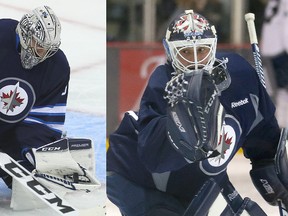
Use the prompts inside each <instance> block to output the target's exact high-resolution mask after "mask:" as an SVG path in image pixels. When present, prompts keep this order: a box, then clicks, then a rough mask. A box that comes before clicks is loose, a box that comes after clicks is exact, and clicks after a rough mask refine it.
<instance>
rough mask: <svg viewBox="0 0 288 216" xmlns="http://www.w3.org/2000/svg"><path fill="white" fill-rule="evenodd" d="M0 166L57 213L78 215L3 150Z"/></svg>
mask: <svg viewBox="0 0 288 216" xmlns="http://www.w3.org/2000/svg"><path fill="white" fill-rule="evenodd" d="M0 168H1V169H3V170H4V171H5V172H6V173H7V174H8V175H10V176H11V177H12V178H13V181H15V180H16V181H18V182H19V183H20V184H21V185H22V186H23V187H25V188H26V189H28V190H29V191H31V193H33V194H34V195H36V196H37V198H39V199H40V200H42V201H43V202H44V203H46V204H47V205H48V206H49V207H50V208H52V209H53V210H54V211H56V212H57V213H58V214H59V215H61V216H64V215H65V216H66V215H67V216H78V212H77V210H76V209H75V208H74V207H72V206H71V205H70V204H68V203H67V202H66V201H65V200H63V199H62V198H61V197H59V196H58V195H56V194H55V193H54V192H52V191H51V190H49V189H48V188H46V187H45V186H44V185H42V184H41V183H40V182H38V181H37V180H36V179H34V178H33V177H32V175H31V173H30V172H29V171H28V170H27V169H25V168H24V167H23V166H21V165H20V164H19V163H18V162H16V161H15V160H14V159H13V158H11V157H10V156H9V155H7V154H5V153H3V152H0Z"/></svg>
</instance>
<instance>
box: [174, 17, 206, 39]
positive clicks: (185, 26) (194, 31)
mask: <svg viewBox="0 0 288 216" xmlns="http://www.w3.org/2000/svg"><path fill="white" fill-rule="evenodd" d="M189 16H190V17H191V18H192V19H191V18H190V17H189ZM191 22H192V25H191ZM208 29H210V26H209V23H208V21H207V20H206V19H204V18H202V17H200V16H199V15H198V14H193V17H192V16H191V15H183V16H181V17H180V20H178V21H177V22H176V23H175V25H174V27H173V32H178V33H179V32H183V34H184V36H185V37H191V36H199V35H203V33H204V31H205V30H208Z"/></svg>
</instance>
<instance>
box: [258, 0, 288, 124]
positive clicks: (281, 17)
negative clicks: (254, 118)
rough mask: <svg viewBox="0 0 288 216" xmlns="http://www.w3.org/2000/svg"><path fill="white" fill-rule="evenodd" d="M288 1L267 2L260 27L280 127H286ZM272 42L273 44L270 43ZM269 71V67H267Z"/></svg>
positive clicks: (263, 53) (287, 98)
mask: <svg viewBox="0 0 288 216" xmlns="http://www.w3.org/2000/svg"><path fill="white" fill-rule="evenodd" d="M287 11H288V1H287V0H269V1H268V4H267V5H266V8H265V13H264V22H263V27H262V34H261V35H262V43H261V47H260V48H261V54H262V56H263V57H265V59H266V60H267V61H266V65H267V66H268V65H271V67H270V69H271V70H270V74H269V78H270V80H272V81H274V82H271V83H272V84H274V85H272V87H273V89H272V92H273V96H274V97H275V104H276V108H277V109H276V118H277V120H278V122H279V125H280V126H281V127H287V126H288V112H287V109H288V37H287V34H288V26H287V22H288V16H287ZM271 41H273V43H271ZM268 70H269V67H268Z"/></svg>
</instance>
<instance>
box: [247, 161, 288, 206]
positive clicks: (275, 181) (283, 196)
mask: <svg viewBox="0 0 288 216" xmlns="http://www.w3.org/2000/svg"><path fill="white" fill-rule="evenodd" d="M250 176H251V179H252V182H253V184H254V186H255V187H256V189H257V190H258V191H259V193H260V194H261V196H262V197H263V198H264V199H265V200H266V201H267V202H268V203H269V204H271V205H273V206H276V205H278V201H279V200H281V201H282V202H283V204H284V205H285V206H288V190H287V188H288V185H284V184H283V182H282V181H281V180H280V179H279V176H278V175H277V173H276V170H275V165H274V160H273V159H271V160H262V161H256V162H253V163H252V170H251V171H250Z"/></svg>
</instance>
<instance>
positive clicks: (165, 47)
mask: <svg viewBox="0 0 288 216" xmlns="http://www.w3.org/2000/svg"><path fill="white" fill-rule="evenodd" d="M162 43H163V47H164V49H165V53H166V56H167V60H168V61H169V62H172V57H171V54H170V49H169V46H168V43H167V41H166V39H165V38H164V39H163V40H162Z"/></svg>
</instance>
